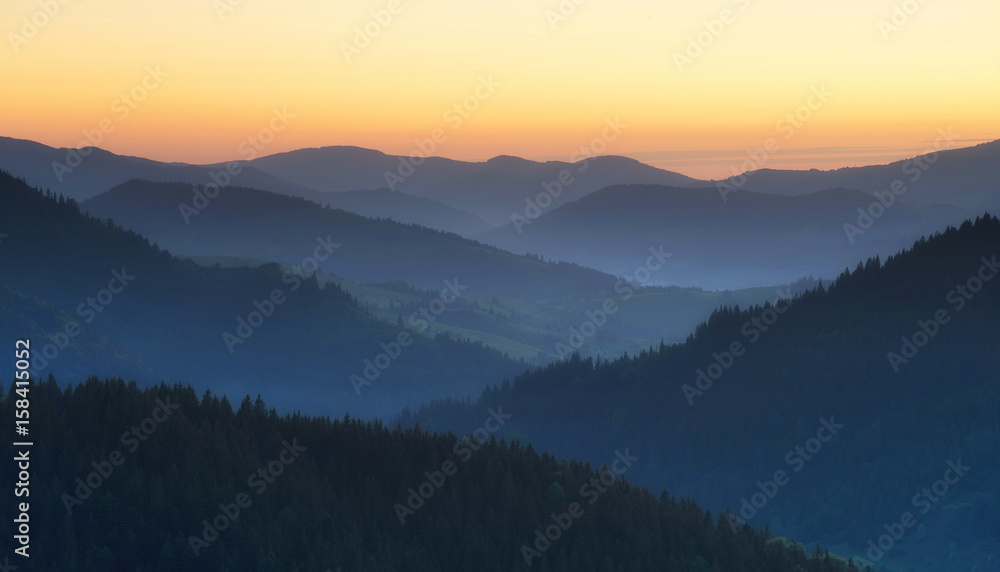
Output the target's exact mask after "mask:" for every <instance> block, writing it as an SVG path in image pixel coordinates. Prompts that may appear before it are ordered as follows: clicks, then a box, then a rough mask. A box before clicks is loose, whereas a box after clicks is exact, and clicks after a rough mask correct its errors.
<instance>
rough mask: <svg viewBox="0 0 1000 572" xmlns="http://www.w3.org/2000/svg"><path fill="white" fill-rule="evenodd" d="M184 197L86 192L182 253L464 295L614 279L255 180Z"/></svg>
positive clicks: (565, 288) (173, 187)
mask: <svg viewBox="0 0 1000 572" xmlns="http://www.w3.org/2000/svg"><path fill="white" fill-rule="evenodd" d="M181 205H188V206H189V207H191V206H192V205H198V206H199V207H200V206H202V203H200V202H195V193H194V191H192V189H191V187H190V186H188V185H184V184H178V183H151V182H149V181H130V182H128V183H125V184H123V185H119V186H118V187H116V188H114V189H112V190H110V191H108V192H106V193H102V194H101V195H99V196H97V197H94V198H93V199H91V200H89V201H86V202H85V203H84V204H83V208H84V210H86V211H87V212H88V213H90V214H92V215H94V216H96V217H98V218H102V219H106V218H111V219H114V220H115V221H116V222H117V223H119V224H124V225H125V226H127V227H128V228H131V229H133V230H136V231H137V232H140V233H141V234H142V235H143V236H146V237H148V238H150V239H151V240H153V241H155V242H157V243H158V244H159V245H160V246H163V247H165V248H167V249H169V250H170V251H172V252H175V253H178V254H185V255H226V256H239V257H247V258H259V259H265V260H271V261H274V262H280V263H284V264H294V265H296V266H302V265H303V264H307V263H308V264H315V265H318V267H319V268H320V269H322V270H323V271H324V272H328V273H331V274H335V275H337V276H340V277H342V278H346V279H348V280H351V281H354V282H388V281H392V280H403V281H406V282H408V283H410V284H412V285H414V286H417V287H420V288H425V289H434V290H435V291H440V290H441V289H442V287H444V286H445V281H456V280H457V282H458V283H459V285H461V286H462V287H463V288H467V289H468V290H462V292H463V295H469V296H473V295H475V296H484V295H505V296H517V297H521V298H524V299H529V300H544V299H548V298H564V297H567V296H570V295H573V294H574V293H577V292H580V291H585V290H592V289H596V288H606V287H607V285H608V284H613V283H614V281H615V279H614V277H612V276H609V275H606V274H602V273H600V272H597V271H594V270H590V269H587V268H583V267H580V266H576V265H571V264H565V263H560V264H556V263H548V262H543V261H541V260H539V259H538V258H537V257H529V256H515V255H512V254H510V253H508V252H504V251H502V250H500V249H497V248H494V247H492V246H486V245H483V244H480V243H478V242H474V241H471V240H468V239H465V238H462V237H460V236H458V235H455V234H450V233H445V232H440V231H435V230H431V229H428V228H423V227H418V226H414V225H406V224H401V223H397V222H392V221H380V220H374V219H370V218H365V217H362V216H359V215H356V214H353V213H348V212H345V211H341V210H333V209H330V208H324V207H322V206H320V205H318V204H316V203H313V202H310V201H306V200H304V199H301V198H297V197H288V196H283V195H278V194H274V193H269V192H265V191H260V190H255V189H246V188H242V187H227V188H226V189H225V190H224V191H223V192H222V193H220V194H219V195H218V196H217V197H216V198H212V199H207V200H206V202H205V203H204V206H203V208H197V209H196V210H198V211H199V212H198V213H197V214H195V213H194V211H193V210H190V211H187V210H186V211H184V212H183V213H182V212H181V210H182V207H181ZM192 208H193V207H192ZM185 213H186V215H187V216H185ZM324 244H328V245H336V246H333V247H331V249H332V252H330V253H329V254H327V253H325V252H320V253H319V254H320V255H319V256H312V255H313V254H314V251H315V250H317V249H320V250H322V247H323V245H324ZM309 259H312V260H311V262H310V261H309Z"/></svg>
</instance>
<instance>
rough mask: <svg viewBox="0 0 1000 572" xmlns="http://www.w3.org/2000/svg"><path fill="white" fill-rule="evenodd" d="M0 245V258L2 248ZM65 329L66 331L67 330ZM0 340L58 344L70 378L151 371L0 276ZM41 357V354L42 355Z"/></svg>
mask: <svg viewBox="0 0 1000 572" xmlns="http://www.w3.org/2000/svg"><path fill="white" fill-rule="evenodd" d="M2 248H3V247H2V246H0V259H2V258H3V250H2ZM67 331H68V332H69V333H68V334H67ZM0 340H3V341H4V342H5V343H7V342H9V344H8V345H10V346H11V347H14V344H15V343H16V340H30V341H31V342H33V343H35V345H36V347H37V348H38V349H39V350H41V348H43V347H45V346H46V345H48V344H50V343H51V344H53V346H54V347H57V348H58V347H60V346H62V348H61V349H60V352H59V366H60V371H61V372H64V373H65V374H66V375H67V376H68V377H71V378H73V379H85V378H86V377H87V376H90V375H104V376H112V375H122V376H128V377H132V378H145V379H148V378H150V377H151V376H152V372H151V371H150V370H149V368H148V367H146V366H144V365H143V364H142V363H141V362H140V361H139V360H138V359H136V358H135V356H132V355H130V354H129V353H128V352H127V351H125V350H123V349H122V348H120V347H117V346H115V345H114V344H113V343H111V341H110V340H108V339H107V338H106V337H104V336H101V335H100V334H98V333H97V332H96V331H95V330H93V329H92V328H90V327H89V326H88V325H87V324H86V323H83V324H81V323H80V322H79V321H78V320H75V319H74V318H73V317H72V316H70V315H69V314H67V313H66V312H61V311H59V310H57V309H56V308H54V307H53V306H52V305H50V304H48V303H47V302H45V301H44V300H40V299H39V298H37V297H35V296H27V295H25V294H22V293H20V292H18V291H16V290H14V289H13V288H11V287H10V286H9V285H8V284H6V283H4V281H3V279H0ZM42 357H44V355H43V356H42Z"/></svg>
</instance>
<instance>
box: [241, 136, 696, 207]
mask: <svg viewBox="0 0 1000 572" xmlns="http://www.w3.org/2000/svg"><path fill="white" fill-rule="evenodd" d="M418 157H419V156H418ZM414 163H419V164H416V165H415V164H414ZM250 165H251V166H253V167H254V168H256V169H258V170H260V171H263V172H265V173H270V174H271V175H274V176H276V177H280V178H282V179H285V180H288V181H291V182H293V183H296V184H299V185H302V186H304V187H309V188H312V189H317V190H323V191H352V190H363V189H381V188H386V187H389V188H391V189H392V190H397V191H402V192H405V193H407V194H410V195H416V196H419V197H424V198H428V199H434V200H436V201H440V202H443V203H445V204H447V205H449V206H451V207H454V208H456V209H461V210H464V211H467V212H470V213H472V214H475V215H476V216H478V217H480V218H482V219H483V220H485V221H486V222H487V223H489V224H491V225H502V224H507V223H509V222H511V215H513V214H522V215H523V213H524V211H525V209H526V208H529V207H528V203H527V202H526V201H528V200H530V201H532V202H535V203H537V202H538V201H539V200H541V201H542V202H543V203H545V202H547V201H551V205H552V206H558V205H561V204H564V203H566V202H569V201H572V200H575V199H578V198H580V197H582V196H584V195H586V194H588V193H591V192H593V191H596V190H598V189H600V188H602V187H606V186H608V185H613V184H623V183H650V184H663V185H674V186H685V185H689V184H694V183H695V182H696V181H695V180H694V179H691V178H689V177H685V176H684V175H680V174H678V173H672V172H670V171H664V170H661V169H657V168H655V167H650V166H649V165H645V164H643V163H640V162H638V161H635V160H633V159H628V158H625V157H615V156H603V157H591V158H582V159H580V160H576V161H571V162H565V161H547V162H544V163H541V162H536V161H529V160H526V159H521V158H518V157H510V156H500V157H494V158H493V159H490V160H489V161H485V162H478V163H475V162H464V161H455V160H452V159H444V158H441V157H427V158H423V159H419V160H412V159H410V158H409V157H401V156H393V155H386V154H384V153H380V152H378V151H370V150H367V149H360V148H358V147H322V148H313V149H300V150H297V151H290V152H288V153H278V154H274V155H268V156H266V157H260V158H258V159H254V160H253V161H251V162H250ZM560 179H561V182H560ZM546 189H549V190H546ZM540 194H544V195H545V197H542V198H541V199H539V195H540ZM545 208H550V207H545Z"/></svg>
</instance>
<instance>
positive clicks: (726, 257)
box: [478, 185, 965, 289]
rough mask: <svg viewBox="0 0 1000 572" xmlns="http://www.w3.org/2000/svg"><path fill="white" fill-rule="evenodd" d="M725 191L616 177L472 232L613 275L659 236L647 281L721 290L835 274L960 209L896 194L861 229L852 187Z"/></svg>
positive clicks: (865, 203)
mask: <svg viewBox="0 0 1000 572" xmlns="http://www.w3.org/2000/svg"><path fill="white" fill-rule="evenodd" d="M727 199H728V200H726V201H723V200H722V198H721V196H720V194H719V192H718V191H717V189H716V188H714V187H710V188H683V189H682V188H676V187H664V186H655V185H618V186H612V187H607V188H604V189H601V190H600V191H597V192H595V193H591V194H589V195H587V196H586V197H583V198H581V199H579V200H577V201H575V202H572V203H569V204H566V205H563V206H561V207H559V208H556V209H553V210H551V211H550V212H547V213H545V214H542V215H541V216H539V217H538V218H537V219H535V220H529V221H527V222H526V223H524V222H521V223H513V224H509V225H507V226H504V227H501V228H496V229H492V230H490V231H488V232H486V233H483V234H481V235H479V236H478V238H479V239H480V240H483V241H484V242H488V243H490V244H495V245H497V246H500V247H502V248H505V249H507V250H510V251H512V252H534V253H539V254H542V255H544V256H545V257H548V258H554V259H557V260H567V261H571V262H577V263H581V264H587V265H589V266H592V267H594V268H599V269H601V270H603V271H605V272H610V273H613V274H619V275H630V274H632V273H633V272H634V271H635V269H636V268H637V267H638V266H640V265H641V264H642V261H643V260H644V259H645V257H646V255H647V251H648V249H649V248H650V247H660V246H661V245H662V246H663V248H664V249H665V250H666V251H668V252H670V253H672V254H673V256H672V258H671V259H670V261H669V263H668V264H667V265H666V267H665V268H664V269H663V270H662V271H661V272H660V273H658V274H657V276H656V283H659V284H684V285H692V286H699V287H702V288H709V289H722V288H739V287H746V286H747V285H763V284H769V283H786V282H791V281H793V280H795V279H796V278H799V277H801V276H806V275H814V276H826V277H832V276H836V275H837V273H839V272H840V271H842V270H843V269H844V268H845V267H848V266H853V265H854V264H856V263H857V261H858V260H861V259H864V258H867V257H870V256H875V255H882V256H886V255H889V254H892V253H893V252H896V251H898V250H899V249H901V248H903V247H905V246H906V245H908V244H911V243H912V242H913V240H915V239H916V238H918V237H919V236H920V235H921V234H922V233H925V232H927V230H928V229H933V228H939V227H942V226H945V225H947V224H958V223H960V222H961V221H962V219H963V217H964V212H965V211H964V210H963V209H960V208H958V207H944V206H942V207H938V208H933V209H932V208H925V207H915V206H912V205H908V204H905V203H901V202H900V203H895V204H894V205H892V206H891V207H889V208H888V209H885V210H884V211H883V213H884V214H883V216H882V217H880V218H878V219H871V220H870V222H871V223H872V224H871V225H870V226H868V227H866V228H864V229H862V228H861V227H858V226H857V225H858V224H859V223H858V220H857V219H858V217H859V213H858V208H864V209H867V208H868V207H869V206H870V205H871V204H872V202H873V200H874V199H873V198H872V196H871V195H868V194H866V193H863V192H861V191H854V190H848V189H829V190H825V191H820V192H816V193H813V194H807V195H797V196H787V197H786V196H778V195H771V194H764V193H758V192H752V191H746V190H743V191H740V192H738V193H735V194H733V195H731V196H729V197H727ZM862 222H866V221H862ZM845 225H852V226H854V227H856V228H858V229H859V231H860V233H858V234H855V233H854V231H852V230H850V228H849V227H846V229H845Z"/></svg>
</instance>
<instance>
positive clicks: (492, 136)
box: [0, 0, 1000, 177]
mask: <svg viewBox="0 0 1000 572" xmlns="http://www.w3.org/2000/svg"><path fill="white" fill-rule="evenodd" d="M51 1H52V2H58V0H51ZM62 1H63V2H65V5H61V4H60V5H59V10H58V13H56V14H55V15H53V16H51V17H48V16H47V15H45V17H43V15H39V14H40V13H41V14H44V13H42V12H41V9H40V7H39V3H38V0H6V1H5V2H3V3H2V5H0V22H2V31H3V32H4V35H5V37H6V42H5V43H6V45H5V46H3V47H2V48H0V52H2V55H0V66H2V68H0V69H2V73H3V78H4V81H3V83H2V84H0V105H2V109H3V112H2V116H0V135H5V136H10V137H18V138H25V139H33V140H36V141H40V142H42V143H45V144H48V145H53V146H77V143H78V142H79V141H80V140H81V139H82V132H83V131H84V130H93V129H95V128H98V126H99V125H100V124H101V122H102V120H105V119H106V120H108V121H109V122H110V124H111V125H113V127H114V130H113V131H112V132H110V133H108V134H107V135H106V136H105V137H104V139H103V141H102V142H101V144H100V145H99V146H100V147H104V148H106V149H108V150H111V151H114V152H116V153H122V154H130V155H141V156H148V157H150V158H154V159H159V160H171V161H186V162H195V163H209V162H216V161H223V160H229V159H235V158H240V155H239V153H238V151H237V149H239V146H240V144H241V142H243V141H245V140H246V139H247V138H248V137H251V136H253V135H255V134H256V133H258V132H259V130H261V129H262V128H265V127H266V126H267V125H268V123H269V121H270V120H271V117H272V115H273V110H274V109H275V108H279V109H280V108H287V110H288V111H289V112H290V113H292V114H294V115H295V116H296V118H295V119H294V120H293V121H291V123H290V124H289V125H288V127H287V128H286V129H284V130H283V131H281V132H280V133H277V134H276V135H275V137H274V140H273V141H272V142H270V143H269V144H268V145H267V146H266V148H265V149H264V150H263V153H264V154H269V153H275V152H281V151H287V150H291V149H295V148H300V147H312V146H323V145H359V146H363V147H369V148H375V149H379V150H382V151H385V152H387V153H394V154H409V153H411V152H412V151H414V149H415V147H414V139H416V138H427V137H429V136H430V134H431V133H432V132H433V131H434V130H435V129H437V128H441V129H443V130H444V131H445V133H446V134H447V140H446V141H444V142H442V143H440V144H439V145H438V146H437V147H436V149H435V151H434V154H435V155H441V156H445V157H452V158H456V159H466V160H485V159H488V158H490V157H492V156H495V155H499V154H511V155H520V156H525V157H529V158H539V159H562V160H565V159H568V158H569V157H570V156H571V155H572V154H573V153H574V152H579V151H580V149H581V147H585V148H586V147H587V146H590V144H591V142H592V141H593V140H594V138H600V137H601V135H602V131H603V129H604V127H605V122H606V120H608V119H614V118H619V119H620V121H621V122H623V123H625V124H627V125H628V127H627V128H626V129H624V130H623V132H622V133H621V135H619V136H617V137H616V138H615V139H614V140H613V141H607V142H606V145H603V143H604V142H602V146H604V147H605V150H604V152H603V153H604V154H622V155H628V156H632V157H635V158H637V159H639V160H642V161H644V162H647V163H650V164H653V165H656V166H660V167H664V168H668V169H672V170H676V171H679V172H682V173H685V174H689V175H693V176H699V177H723V176H727V175H730V174H731V165H734V164H736V165H738V164H739V163H742V162H743V161H744V160H745V159H746V150H747V149H756V148H759V147H761V146H762V145H763V144H764V142H765V140H767V139H768V138H770V137H775V138H776V139H777V140H778V141H779V143H780V150H779V151H778V152H776V153H774V154H773V155H771V156H770V157H769V158H768V160H767V166H768V167H775V168H811V167H818V168H832V167H840V166H849V165H861V164H869V163H879V162H886V161H889V160H893V159H897V158H901V157H907V156H912V155H914V154H916V153H918V152H920V151H921V150H922V149H924V148H925V147H926V146H927V145H928V144H929V141H932V140H934V139H935V137H936V131H937V129H939V128H947V127H948V126H951V127H952V129H953V131H954V132H955V133H957V134H959V135H960V138H961V139H963V140H965V141H967V142H968V144H973V143H975V142H977V141H983V140H993V139H1000V105H998V103H1000V34H998V33H997V30H998V29H1000V5H998V3H996V2H991V1H986V0H949V1H948V2H945V1H944V0H925V1H924V2H923V3H920V2H918V1H917V0H908V2H901V1H899V0H895V1H889V0H840V1H838V2H823V3H816V2H802V1H801V0H794V1H793V0H739V1H734V0H718V1H711V2H664V1H653V0H636V1H632V2H609V1H607V0H577V2H579V5H577V4H576V3H574V2H573V0H563V1H562V2H561V3H560V2H559V1H550V0H503V1H498V0H497V1H486V0H413V1H406V0H399V2H398V4H396V5H398V6H399V7H400V8H401V9H400V10H398V13H397V14H395V15H392V17H391V21H389V22H388V24H387V25H385V26H380V25H376V23H374V21H373V16H372V11H380V10H386V9H387V7H388V6H389V5H390V2H389V1H388V0H381V1H359V0H338V1H329V0H323V1H318V0H302V1H294V0H293V1H287V2H278V1H276V0H228V1H227V0H169V1H168V0H138V1H134V2H122V1H121V0H115V1H112V0H85V1H84V0H62ZM234 5H235V6H234ZM560 5H562V6H563V12H564V13H566V16H565V20H559V21H555V20H554V19H553V18H552V15H553V14H559V13H560ZM220 6H225V7H227V10H226V11H225V12H223V11H221V10H220ZM568 7H572V8H573V10H572V11H571V10H569V9H568ZM894 8H898V9H899V11H898V13H897V18H896V21H897V23H900V22H901V23H902V24H901V25H900V26H898V29H895V30H880V24H879V22H880V20H882V21H885V22H890V18H891V17H892V15H893V12H894ZM904 8H906V9H908V10H909V11H910V12H912V14H910V15H906V14H905V13H904V12H903V9H904ZM724 10H729V11H730V14H729V15H728V17H727V19H728V20H729V22H728V23H721V27H720V25H716V26H715V28H716V30H717V31H718V32H719V33H718V36H717V37H715V36H712V35H711V32H709V31H706V24H705V22H706V21H711V20H715V19H719V18H720V17H721V16H722V15H723V11H724ZM904 16H905V20H906V21H905V22H903V18H904ZM32 18H34V19H35V20H36V22H44V25H42V26H39V27H38V30H37V33H34V34H32V33H31V32H32V30H31V28H25V24H24V23H25V21H26V20H25V19H28V20H30V19H32ZM366 24H367V25H368V28H369V30H373V29H377V28H378V30H377V31H378V34H377V35H376V36H375V37H374V38H371V41H370V43H369V44H368V45H367V46H365V47H361V48H360V49H359V51H360V53H354V54H353V55H352V57H351V58H350V61H348V58H347V57H345V53H344V46H345V44H351V43H353V42H354V41H355V36H356V29H357V28H362V29H363V28H364V27H365V26H366ZM883 28H884V27H883ZM702 32H704V33H702ZM699 33H702V35H701V37H702V39H703V40H706V39H707V38H709V37H711V41H710V42H705V43H707V44H708V45H707V46H706V47H703V48H702V52H701V53H700V54H698V55H697V56H696V57H693V58H691V61H690V62H687V63H686V64H685V65H684V66H683V70H680V69H679V67H678V64H677V58H676V57H675V53H677V54H684V51H685V49H686V46H687V45H688V38H693V37H696V36H697V35H698V34H699ZM29 36H31V37H29ZM157 66H158V67H159V68H160V69H162V70H163V72H165V73H166V74H168V75H167V77H165V78H163V80H162V82H161V83H159V84H155V82H151V81H149V80H147V84H148V85H155V89H153V90H152V91H150V92H149V94H148V97H147V98H146V99H145V100H144V101H142V102H141V103H136V104H135V108H134V109H130V110H129V114H128V116H127V117H121V115H122V113H121V109H122V107H121V104H120V102H118V106H117V107H116V100H118V99H119V98H120V97H121V96H122V94H123V93H128V92H130V91H131V90H132V89H133V88H134V87H135V86H137V85H140V84H141V82H142V81H143V80H144V78H145V77H146V75H147V71H146V69H147V68H150V67H152V68H154V69H155V68H156V67H157ZM482 77H492V78H493V80H494V81H495V82H498V83H499V87H497V88H496V89H495V91H494V92H493V93H491V94H489V97H488V98H487V99H485V100H470V101H471V102H472V103H473V104H474V105H475V106H478V109H476V111H474V112H472V113H469V114H468V117H467V118H463V119H462V121H461V122H460V124H459V125H456V121H455V120H454V119H455V117H456V116H455V115H451V116H450V119H449V118H448V117H447V116H446V112H447V110H448V109H449V108H450V107H452V106H453V105H455V104H457V103H460V102H462V101H463V100H465V99H466V98H468V97H474V94H475V90H476V87H477V85H479V83H480V81H481V80H480V78H482ZM820 87H823V88H824V89H825V91H827V92H828V93H830V94H831V95H830V96H829V97H828V98H827V101H826V102H824V103H822V104H821V105H818V106H816V107H817V108H816V109H814V110H809V111H808V113H807V112H806V111H805V110H800V115H801V116H805V115H808V116H809V118H808V120H807V121H803V122H801V124H800V126H798V127H794V128H789V127H788V125H789V124H788V123H785V124H783V125H784V129H785V130H784V131H781V130H779V128H780V127H781V124H779V123H778V122H779V120H781V119H782V118H783V117H784V116H785V115H786V114H789V113H794V112H795V111H796V109H797V108H799V107H800V106H802V105H805V104H807V103H808V102H809V96H810V92H811V90H812V89H813V88H820ZM139 93H141V90H140V92H139ZM480 93H481V94H482V93H485V92H483V91H482V90H480ZM816 102H817V100H816V99H815V98H814V99H813V103H814V104H815V103H816ZM116 110H117V111H116ZM107 124H108V123H106V125H107ZM789 130H790V131H791V136H789V137H787V138H786V136H788V135H789ZM244 158H245V157H244Z"/></svg>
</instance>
